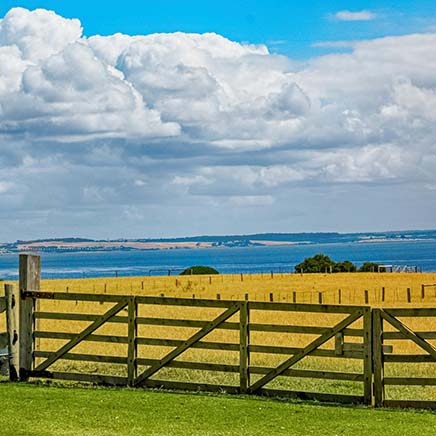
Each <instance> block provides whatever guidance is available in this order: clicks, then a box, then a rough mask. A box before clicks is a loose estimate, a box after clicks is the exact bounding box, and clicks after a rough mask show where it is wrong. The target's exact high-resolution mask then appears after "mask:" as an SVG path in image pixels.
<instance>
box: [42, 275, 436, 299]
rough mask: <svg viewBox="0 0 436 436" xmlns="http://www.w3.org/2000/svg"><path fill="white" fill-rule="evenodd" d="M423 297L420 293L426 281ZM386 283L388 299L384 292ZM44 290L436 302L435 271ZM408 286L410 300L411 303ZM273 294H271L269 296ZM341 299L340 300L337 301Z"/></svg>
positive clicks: (74, 283)
mask: <svg viewBox="0 0 436 436" xmlns="http://www.w3.org/2000/svg"><path fill="white" fill-rule="evenodd" d="M423 285H425V288H424V298H422V286H423ZM383 288H384V301H382V294H383ZM41 289H43V290H47V291H57V292H87V293H90V292H91V293H101V294H105V293H106V294H123V295H164V296H167V297H185V298H204V299H215V298H217V297H218V298H221V299H223V300H225V299H227V300H238V299H244V298H246V294H247V296H248V299H249V300H253V301H270V299H271V298H272V299H273V300H274V301H281V302H289V303H292V302H294V301H293V298H294V295H293V292H295V294H296V295H295V298H296V302H297V303H313V304H317V303H319V298H320V295H319V294H320V293H321V294H322V297H321V298H322V302H323V303H325V304H338V303H341V304H353V305H359V304H364V303H365V291H368V304H370V305H372V306H385V307H387V306H389V307H391V306H392V307H393V306H398V305H404V304H412V305H419V306H421V305H432V304H436V273H418V274H416V273H339V274H233V275H214V276H172V277H120V278H94V279H70V280H44V281H42V283H41ZM408 289H410V301H411V302H410V303H408ZM271 294H272V297H271ZM339 298H340V301H339Z"/></svg>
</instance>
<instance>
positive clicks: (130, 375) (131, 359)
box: [127, 297, 138, 386]
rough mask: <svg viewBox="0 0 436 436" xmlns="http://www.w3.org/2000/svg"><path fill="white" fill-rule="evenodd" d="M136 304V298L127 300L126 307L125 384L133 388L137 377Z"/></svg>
mask: <svg viewBox="0 0 436 436" xmlns="http://www.w3.org/2000/svg"><path fill="white" fill-rule="evenodd" d="M137 317H138V303H137V301H136V297H130V298H129V305H128V351H127V383H128V385H129V386H134V384H135V380H136V377H137V375H138V374H137V371H138V366H137V360H136V359H137V354H138V346H137V340H136V339H137V336H138V323H137Z"/></svg>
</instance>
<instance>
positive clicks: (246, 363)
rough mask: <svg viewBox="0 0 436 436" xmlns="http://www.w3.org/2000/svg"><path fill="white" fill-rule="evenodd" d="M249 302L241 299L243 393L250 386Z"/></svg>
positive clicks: (240, 355)
mask: <svg viewBox="0 0 436 436" xmlns="http://www.w3.org/2000/svg"><path fill="white" fill-rule="evenodd" d="M249 304H250V303H249V302H248V301H241V303H240V306H239V307H240V311H239V329H240V330H239V386H240V391H241V393H242V394H244V393H246V392H247V391H248V388H249V386H250V368H249V367H250V350H249V346H250V327H249V324H250V313H249Z"/></svg>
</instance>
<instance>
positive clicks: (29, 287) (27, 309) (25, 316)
mask: <svg viewBox="0 0 436 436" xmlns="http://www.w3.org/2000/svg"><path fill="white" fill-rule="evenodd" d="M40 278H41V258H40V257H39V256H36V255H33V254H20V262H19V287H20V299H19V301H20V302H19V313H20V315H19V329H18V336H19V339H18V340H19V348H20V351H19V368H20V369H19V377H20V380H22V381H25V380H27V379H28V378H29V375H28V372H29V371H31V370H32V366H33V328H34V325H33V311H34V304H35V301H34V299H33V298H26V297H25V296H24V292H26V291H39V289H40V288H39V287H40Z"/></svg>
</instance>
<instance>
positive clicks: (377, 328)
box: [372, 309, 385, 407]
mask: <svg viewBox="0 0 436 436" xmlns="http://www.w3.org/2000/svg"><path fill="white" fill-rule="evenodd" d="M381 311H382V309H373V312H372V320H373V324H372V332H373V342H372V345H373V370H374V406H375V407H383V402H384V396H385V395H384V381H383V319H382V316H381Z"/></svg>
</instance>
